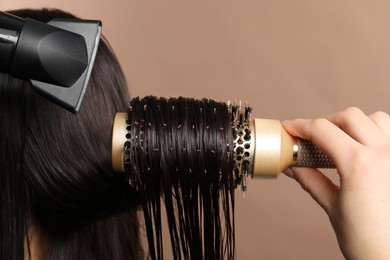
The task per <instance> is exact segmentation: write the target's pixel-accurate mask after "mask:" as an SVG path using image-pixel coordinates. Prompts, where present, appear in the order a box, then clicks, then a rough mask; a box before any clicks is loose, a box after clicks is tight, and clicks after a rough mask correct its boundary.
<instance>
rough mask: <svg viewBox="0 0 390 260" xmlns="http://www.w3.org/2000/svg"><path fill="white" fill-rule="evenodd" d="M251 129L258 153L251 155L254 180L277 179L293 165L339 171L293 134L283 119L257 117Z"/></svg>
mask: <svg viewBox="0 0 390 260" xmlns="http://www.w3.org/2000/svg"><path fill="white" fill-rule="evenodd" d="M251 128H252V129H253V130H254V131H252V132H253V136H252V137H253V140H254V145H253V146H254V151H253V152H252V153H251V152H250V154H251V155H252V156H251V158H250V161H251V162H252V163H251V165H252V168H251V171H252V172H251V173H252V174H250V175H251V176H253V177H271V178H272V177H277V176H278V175H279V173H280V172H282V171H283V170H284V169H285V168H287V167H289V166H297V167H308V168H335V165H334V164H333V162H332V161H331V160H330V159H329V158H328V157H327V156H326V155H325V154H323V153H322V152H321V151H320V150H319V149H318V147H317V146H316V145H314V144H313V143H312V142H310V141H307V140H303V139H300V138H296V137H292V136H291V135H289V134H288V133H287V132H286V130H285V129H284V128H283V127H282V124H281V123H280V121H279V120H273V119H257V118H256V119H255V120H253V122H252V125H251Z"/></svg>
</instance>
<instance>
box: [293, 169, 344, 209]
mask: <svg viewBox="0 0 390 260" xmlns="http://www.w3.org/2000/svg"><path fill="white" fill-rule="evenodd" d="M291 171H293V174H292V172H291ZM286 175H287V176H289V177H292V178H294V179H295V180H296V181H297V182H298V183H299V184H300V185H301V186H302V188H303V189H304V190H306V191H307V192H308V193H309V194H310V195H311V196H312V197H313V199H314V200H315V201H316V202H317V203H318V204H319V205H320V206H321V207H322V208H323V209H324V210H325V212H326V213H328V214H330V212H331V210H332V207H333V206H332V205H335V202H336V200H337V194H338V191H339V187H338V186H337V185H335V184H334V183H333V182H332V181H331V180H330V179H329V178H328V177H326V176H325V175H324V174H323V173H322V172H320V171H319V170H317V169H309V168H293V169H292V168H288V169H287V170H286Z"/></svg>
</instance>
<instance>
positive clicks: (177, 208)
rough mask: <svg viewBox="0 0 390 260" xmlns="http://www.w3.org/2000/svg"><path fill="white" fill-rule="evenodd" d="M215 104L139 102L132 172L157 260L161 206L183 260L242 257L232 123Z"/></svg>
mask: <svg viewBox="0 0 390 260" xmlns="http://www.w3.org/2000/svg"><path fill="white" fill-rule="evenodd" d="M230 117H231V116H230V114H229V111H228V106H227V105H226V104H225V103H219V102H215V101H213V100H209V99H203V100H195V99H189V98H171V99H165V98H156V97H145V98H143V99H139V98H136V99H133V100H132V101H131V103H130V108H129V111H128V113H127V119H126V123H127V134H126V139H127V141H126V143H125V172H126V173H127V175H128V181H129V184H130V185H131V186H132V187H133V188H134V189H136V190H137V191H138V194H139V197H140V200H141V201H142V204H143V210H144V215H145V222H146V230H147V236H148V242H149V247H150V254H151V258H152V259H157V258H159V259H161V258H163V250H162V230H161V204H160V198H161V195H162V197H163V200H164V203H165V208H166V212H167V219H168V225H169V232H170V237H171V245H172V249H173V255H174V258H175V259H223V258H227V259H233V258H234V254H235V253H234V243H235V242H234V239H235V238H234V188H235V186H236V185H235V176H234V171H233V167H234V163H233V135H232V130H231V118H230Z"/></svg>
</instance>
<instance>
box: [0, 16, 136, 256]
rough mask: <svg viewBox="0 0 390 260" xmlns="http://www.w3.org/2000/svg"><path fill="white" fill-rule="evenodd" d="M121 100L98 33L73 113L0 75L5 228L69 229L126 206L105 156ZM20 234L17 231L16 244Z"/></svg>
mask: <svg viewBox="0 0 390 260" xmlns="http://www.w3.org/2000/svg"><path fill="white" fill-rule="evenodd" d="M11 13H13V14H15V15H17V16H20V17H30V18H33V19H36V20H40V21H43V22H48V21H49V20H51V19H53V18H71V17H73V16H72V15H70V14H68V13H65V12H62V11H59V10H49V9H43V10H17V11H12V12H11ZM128 99H129V96H128V89H127V86H126V82H125V79H124V76H123V74H122V71H121V68H120V66H119V63H118V61H117V59H116V58H115V56H114V54H113V52H112V50H111V49H110V47H109V45H108V43H107V42H106V41H105V40H104V39H103V40H102V41H101V43H100V46H99V49H98V53H97V55H96V60H95V65H94V69H93V71H92V74H91V79H90V82H89V86H88V88H87V91H86V93H85V97H84V101H83V104H82V107H81V110H80V112H79V114H77V115H74V114H72V113H69V112H68V111H66V110H64V109H62V108H60V107H58V106H56V105H54V104H53V103H51V102H49V101H47V100H46V99H44V98H42V97H41V96H39V95H37V94H36V93H34V92H33V90H32V88H31V86H30V83H29V82H26V81H21V80H17V79H14V78H11V77H10V76H8V75H4V74H0V133H1V136H0V139H1V140H0V141H1V144H0V149H1V150H0V153H1V157H0V167H1V168H0V171H1V172H0V175H1V176H0V190H1V191H0V193H2V194H1V198H0V203H1V206H2V209H3V210H2V211H4V210H5V208H8V212H6V213H4V212H3V214H2V215H4V216H2V219H3V220H4V219H5V220H6V221H2V223H1V225H4V228H5V229H7V228H9V229H10V230H9V231H10V233H11V229H12V228H18V229H20V230H19V232H17V233H18V234H19V233H21V232H25V231H26V230H27V227H28V226H29V225H30V224H31V223H34V224H35V225H37V226H38V229H40V230H41V231H42V233H48V234H49V233H50V234H52V235H53V236H54V235H55V234H61V235H64V234H72V232H75V230H78V229H80V228H84V227H85V226H88V225H92V224H93V223H95V222H96V221H98V220H100V219H103V218H107V217H108V216H110V215H113V214H114V213H119V212H124V211H126V210H128V209H129V208H130V206H131V204H132V203H133V202H132V198H133V196H131V194H130V193H131V190H129V189H128V187H127V186H126V184H125V182H124V181H123V180H121V177H120V176H117V175H114V173H113V172H112V170H111V162H110V145H111V142H110V140H111V129H112V122H113V118H114V115H115V113H116V112H118V111H124V110H125V109H126V107H127V101H128ZM133 215H134V214H133ZM13 217H14V218H16V220H15V219H14V220H12V218H13ZM133 222H135V221H133ZM128 224H129V225H130V223H128ZM96 230H98V229H96ZM133 231H134V230H133ZM6 233H7V232H6ZM133 233H134V234H135V235H136V232H133ZM4 235H7V234H1V237H3V238H0V240H1V239H4ZM11 237H12V234H11ZM23 239H24V235H23V236H22V237H20V235H16V236H15V240H16V241H19V242H17V243H16V244H20V240H23ZM134 239H135V240H136V238H134ZM4 243H5V241H1V244H2V245H1V246H2V247H5V246H4ZM4 250H6V249H4ZM11 250H18V249H17V248H15V249H11Z"/></svg>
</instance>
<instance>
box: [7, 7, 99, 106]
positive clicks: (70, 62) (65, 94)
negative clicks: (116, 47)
mask: <svg viewBox="0 0 390 260" xmlns="http://www.w3.org/2000/svg"><path fill="white" fill-rule="evenodd" d="M100 34H101V22H100V21H93V20H76V19H53V20H51V21H50V22H49V23H47V24H45V23H41V22H38V21H35V20H33V19H28V18H27V19H22V18H19V17H16V16H13V15H11V14H8V13H4V12H0V72H3V73H9V74H11V75H12V76H13V77H16V78H20V79H25V80H31V82H32V85H33V86H34V88H35V90H36V91H37V92H39V93H40V94H41V95H43V96H45V97H46V98H48V99H49V100H51V101H52V102H54V103H56V104H58V105H60V106H62V107H64V108H65V109H67V110H69V111H71V112H73V113H77V112H78V111H79V110H80V106H81V102H82V100H83V96H84V93H85V90H86V87H87V84H88V80H89V76H90V74H91V71H92V66H93V63H94V60H95V55H96V51H97V47H98V44H99V40H100Z"/></svg>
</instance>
